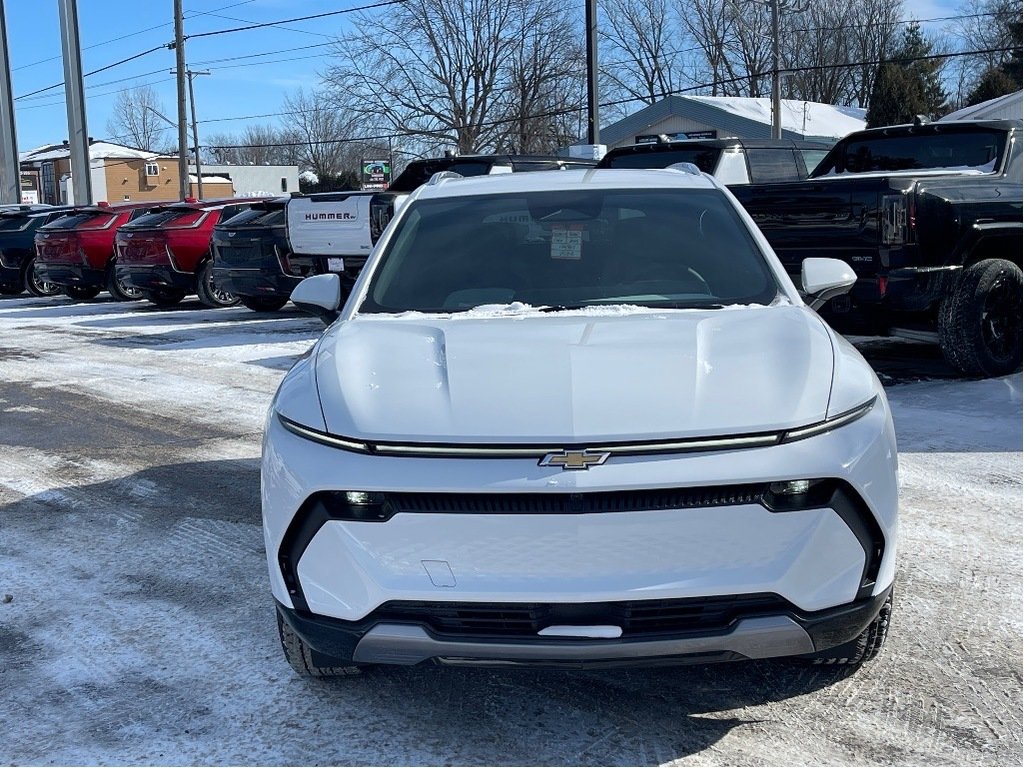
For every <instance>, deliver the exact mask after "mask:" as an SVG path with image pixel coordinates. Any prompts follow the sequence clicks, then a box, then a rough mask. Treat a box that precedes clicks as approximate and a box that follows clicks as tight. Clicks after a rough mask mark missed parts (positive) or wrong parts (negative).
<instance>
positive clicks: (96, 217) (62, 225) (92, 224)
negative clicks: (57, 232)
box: [45, 211, 114, 229]
mask: <svg viewBox="0 0 1024 768" xmlns="http://www.w3.org/2000/svg"><path fill="white" fill-rule="evenodd" d="M113 218H114V214H113V213H95V212H92V211H80V212H78V213H71V214H68V215H67V216H61V217H60V218H59V219H55V220H53V221H51V222H50V223H49V224H47V225H45V228H46V229H102V228H103V227H105V226H106V225H107V224H109V223H110V222H111V220H112V219H113Z"/></svg>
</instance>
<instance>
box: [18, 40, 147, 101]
mask: <svg viewBox="0 0 1024 768" xmlns="http://www.w3.org/2000/svg"><path fill="white" fill-rule="evenodd" d="M165 48H167V46H166V45H158V46H156V47H154V48H150V49H149V50H148V51H141V52H139V53H136V54H135V55H134V56H128V57H126V58H123V59H121V60H120V61H115V62H114V63H113V64H107V65H106V66H104V67H100V68H99V69H94V70H92V71H91V72H86V73H85V74H84V75H82V77H89V76H90V75H98V74H99V73H100V72H106V71H107V70H108V69H113V68H114V67H119V66H121V65H122V64H127V63H128V62H129V61H135V59H141V58H142V57H143V56H148V55H149V54H151V53H156V52H157V51H162V50H164V49H165ZM62 85H64V81H63V80H61V81H60V82H59V83H54V84H53V85H48V86H46V87H45V88H39V89H37V90H35V91H29V92H28V93H23V94H21V96H15V97H14V100H15V101H19V100H21V99H27V98H28V97H29V96H35V95H36V94H37V93H45V92H46V91H52V90H54V89H56V88H60V87H61V86H62Z"/></svg>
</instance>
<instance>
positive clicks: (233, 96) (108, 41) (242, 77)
mask: <svg viewBox="0 0 1024 768" xmlns="http://www.w3.org/2000/svg"><path fill="white" fill-rule="evenodd" d="M855 1H856V0H855ZM359 4H362V3H361V2H359V1H358V0H184V7H185V16H186V20H185V33H186V34H198V33H201V32H208V31H212V30H217V29H227V28H230V27H236V26H242V25H245V24H247V23H261V22H268V21H278V20H281V19H286V18H290V17H295V16H304V15H310V14H316V13H322V12H325V11H335V10H340V9H342V8H346V7H352V6H353V5H359ZM958 4H959V0H906V1H905V8H906V15H907V16H908V17H913V18H917V19H927V18H933V17H937V16H948V15H951V14H952V13H953V12H954V11H955V8H956V6H957V5H958ZM78 5H79V8H78V14H79V23H80V27H81V31H80V38H81V45H82V47H83V53H82V65H83V68H84V71H86V72H89V71H90V70H93V69H98V68H100V67H103V66H105V65H107V64H110V63H112V62H114V61H117V60H119V59H122V58H125V57H127V56H131V55H132V54H135V53H138V52H140V51H144V50H146V49H148V48H152V47H154V46H157V45H161V44H163V43H167V42H169V41H170V40H172V39H173V37H174V25H173V17H172V9H173V2H172V0H79V4H78ZM580 5H581V8H582V0H580ZM6 9H7V34H8V40H9V44H10V57H11V66H12V69H13V71H12V78H13V87H14V94H15V97H18V96H22V95H25V94H28V93H30V92H31V91H35V90H37V89H40V88H45V87H46V86H49V85H53V84H55V83H59V82H61V81H62V80H63V79H64V72H63V68H62V64H61V60H60V52H61V49H60V31H59V27H58V17H57V3H56V1H55V0H8V2H7V3H6ZM581 12H582V11H581ZM346 18H347V17H346V16H344V15H342V16H337V17H333V18H327V19H317V20H311V21H305V22H297V23H293V24H289V25H287V28H286V29H285V28H281V27H268V28H265V29H259V30H251V31H245V32H236V33H233V34H228V35H218V36H214V37H208V38H200V39H196V40H190V41H188V42H187V43H186V46H185V50H186V56H187V60H188V64H189V66H191V67H193V68H194V69H209V70H210V71H211V72H212V75H211V76H209V77H199V78H196V80H195V89H196V103H197V107H198V112H199V115H198V117H199V120H200V121H201V125H200V143H203V142H204V140H205V137H208V136H210V135H212V134H215V133H223V132H233V133H238V132H240V131H242V130H244V128H245V125H246V122H262V123H266V122H275V121H276V118H262V119H255V120H251V121H241V120H234V121H223V122H208V123H204V122H202V121H205V120H218V119H220V118H232V117H236V116H240V115H253V114H262V113H268V112H277V111H279V110H280V108H281V101H282V99H283V98H284V96H285V95H286V94H287V93H289V92H291V91H294V90H295V89H296V88H297V87H300V86H303V85H305V86H309V87H313V86H316V85H317V82H318V75H317V73H318V71H319V70H320V69H322V68H323V66H324V61H325V60H324V59H323V58H322V56H323V54H324V52H325V51H326V50H328V49H327V48H325V47H324V48H307V49H306V50H291V49H297V48H302V47H304V46H315V45H318V44H321V43H326V42H329V40H330V39H331V37H333V36H335V35H337V34H338V33H339V32H341V31H343V29H344V24H345V23H346ZM935 26H939V25H935ZM253 54H269V55H265V56H258V57H252V56H253ZM245 57H252V58H245ZM282 59H288V61H282ZM173 68H174V52H173V51H171V50H161V51H157V52H155V53H152V54H149V55H147V56H144V57H142V58H140V59H137V60H135V61H132V62H129V63H127V64H124V65H122V66H118V67H115V68H113V69H111V70H109V71H107V72H102V73H99V74H97V75H94V76H92V77H88V78H86V80H85V84H86V88H87V90H86V101H87V112H88V115H87V116H88V124H89V134H90V135H91V136H93V137H94V138H97V139H100V138H105V137H106V136H107V128H106V125H107V120H108V118H109V116H110V109H111V107H112V105H113V104H114V101H115V100H116V98H117V93H116V92H117V91H118V90H119V89H124V88H128V87H131V86H133V85H137V84H150V85H152V86H153V88H155V89H156V91H157V93H158V94H159V96H160V99H161V101H162V102H163V105H164V107H165V109H166V111H164V114H165V115H167V116H168V117H169V118H170V119H171V120H176V119H177V117H176V114H175V110H176V107H175V85H174V78H173V76H172V75H171V74H170V70H171V69H173ZM15 111H16V120H17V126H18V144H19V149H20V150H21V151H25V150H27V149H30V148H32V147H36V146H39V145H41V144H46V143H49V142H57V141H62V140H63V139H65V138H66V137H67V116H66V113H65V110H64V91H63V88H56V89H53V90H50V91H47V92H45V93H42V94H39V95H36V96H29V97H27V98H21V99H17V100H16V101H15ZM190 140H191V139H190Z"/></svg>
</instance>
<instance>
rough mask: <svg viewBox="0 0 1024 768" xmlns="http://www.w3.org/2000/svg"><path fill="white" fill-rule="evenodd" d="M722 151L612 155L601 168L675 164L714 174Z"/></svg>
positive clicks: (660, 166) (700, 150)
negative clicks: (688, 164)
mask: <svg viewBox="0 0 1024 768" xmlns="http://www.w3.org/2000/svg"><path fill="white" fill-rule="evenodd" d="M721 154H722V150H721V149H718V148H717V147H690V148H688V149H664V150H662V149H659V150H655V151H652V150H647V151H640V152H623V153H622V154H621V155H611V156H610V157H608V158H606V159H605V160H603V161H602V162H601V166H600V167H601V168H668V167H669V166H670V165H673V164H674V163H693V164H694V165H696V166H697V167H698V168H700V170H701V172H702V173H714V172H715V166H717V165H718V157H719V156H720V155H721Z"/></svg>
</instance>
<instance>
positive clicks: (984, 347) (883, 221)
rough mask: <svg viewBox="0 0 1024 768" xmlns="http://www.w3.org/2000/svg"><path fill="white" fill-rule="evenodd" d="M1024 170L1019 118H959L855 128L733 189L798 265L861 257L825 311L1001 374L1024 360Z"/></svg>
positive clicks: (793, 269)
mask: <svg viewBox="0 0 1024 768" xmlns="http://www.w3.org/2000/svg"><path fill="white" fill-rule="evenodd" d="M655 146H657V145H655ZM610 154H611V153H609V155H610ZM647 157H649V158H650V163H651V164H650V166H649V167H664V166H666V165H668V164H670V163H675V162H679V160H677V159H674V158H673V156H672V155H671V154H670V153H669V152H668V151H667V149H666V150H665V151H664V152H663V154H658V153H657V150H656V149H654V150H651V151H650V153H649V154H648V155H647ZM602 162H603V161H602ZM691 162H692V161H691ZM1021 181H1022V178H1021V121H1019V120H996V121H956V122H949V123H945V122H939V123H924V124H921V123H917V124H914V125H901V126H893V127H889V128H875V129H870V130H865V131H857V132H855V133H852V134H850V135H849V136H847V137H846V138H844V139H842V140H841V141H839V142H838V143H837V144H836V145H835V146H834V147H833V148H832V149H831V150H830V151H829V153H828V154H827V155H826V156H825V157H824V159H822V161H821V162H820V163H819V164H818V166H817V167H816V168H814V169H813V170H812V171H811V173H810V175H809V177H808V178H807V179H806V180H803V181H791V182H783V183H774V184H730V185H729V189H730V190H731V191H732V193H733V194H734V195H735V196H736V198H737V199H738V200H739V202H740V203H741V204H742V205H743V207H744V208H746V210H747V212H748V213H749V214H750V215H751V217H752V218H753V219H754V221H755V222H756V223H757V225H758V226H759V227H760V229H761V231H762V232H763V233H764V235H765V237H767V238H768V241H769V242H770V243H771V245H772V248H774V250H775V252H776V253H777V254H778V256H779V258H780V259H781V260H782V263H783V264H784V265H785V266H786V270H787V271H788V272H789V273H790V274H791V275H794V276H797V275H799V274H800V266H801V264H802V262H803V260H804V258H806V257H809V256H830V257H834V258H838V259H843V260H844V261H846V262H847V263H848V264H849V265H850V266H851V267H852V268H853V269H854V271H855V272H856V274H857V277H858V280H857V284H856V285H855V286H854V288H853V290H852V291H851V292H850V294H848V295H847V296H841V297H838V298H836V299H832V300H831V301H830V302H829V303H828V304H827V305H826V306H825V307H823V308H822V310H821V313H822V316H823V317H825V318H826V319H827V320H828V321H829V322H830V323H831V324H833V325H834V326H835V327H836V328H837V330H841V331H843V332H854V333H868V334H872V335H895V336H903V337H908V338H914V339H919V340H926V341H934V342H937V343H938V344H939V345H940V347H941V348H942V352H943V355H944V356H945V358H946V359H947V361H948V362H949V363H950V364H951V365H952V366H953V367H955V368H956V369H958V370H959V371H961V372H963V373H965V374H968V375H986V376H996V375H1001V374H1005V373H1009V372H1011V371H1014V370H1017V369H1019V368H1020V367H1021V250H1022V238H1021V233H1022V223H1021V220H1022V205H1021Z"/></svg>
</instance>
